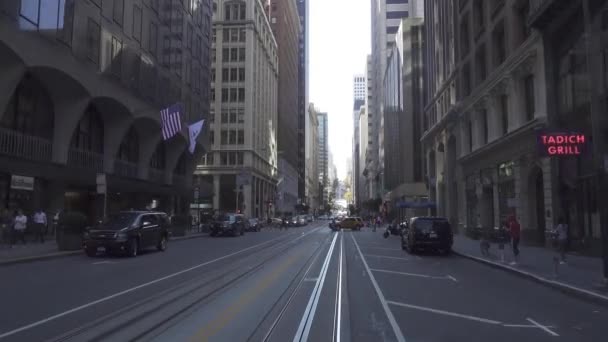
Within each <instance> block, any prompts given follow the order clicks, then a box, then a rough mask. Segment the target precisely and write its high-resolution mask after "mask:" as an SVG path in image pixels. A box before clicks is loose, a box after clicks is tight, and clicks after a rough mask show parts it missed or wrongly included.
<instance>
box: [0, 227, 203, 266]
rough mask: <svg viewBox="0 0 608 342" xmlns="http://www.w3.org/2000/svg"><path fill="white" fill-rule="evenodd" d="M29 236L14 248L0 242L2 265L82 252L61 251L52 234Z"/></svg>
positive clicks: (191, 234) (188, 235) (190, 233)
mask: <svg viewBox="0 0 608 342" xmlns="http://www.w3.org/2000/svg"><path fill="white" fill-rule="evenodd" d="M206 235H208V234H207V233H204V232H203V233H199V232H196V231H186V235H185V236H175V237H171V241H176V240H185V239H193V238H197V237H202V236H206ZM28 238H29V240H28V241H27V244H26V245H24V244H22V243H21V242H18V243H17V244H15V245H13V246H12V248H11V247H10V246H9V245H7V244H4V243H0V266H2V265H9V264H17V263H23V262H30V261H36V260H44V259H54V258H60V257H66V256H70V255H78V254H82V251H81V250H76V251H59V250H58V249H57V243H56V242H55V239H54V237H51V236H47V237H46V238H45V239H46V240H45V242H44V243H40V242H34V241H30V240H31V237H28Z"/></svg>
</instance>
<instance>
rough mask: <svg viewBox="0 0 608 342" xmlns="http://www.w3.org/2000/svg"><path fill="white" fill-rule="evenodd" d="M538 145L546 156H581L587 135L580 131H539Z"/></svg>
mask: <svg viewBox="0 0 608 342" xmlns="http://www.w3.org/2000/svg"><path fill="white" fill-rule="evenodd" d="M537 141H538V147H539V150H540V151H541V154H543V155H544V156H549V157H554V156H579V155H582V154H584V152H585V147H586V144H587V137H586V136H585V135H584V134H579V133H557V132H551V133H546V132H543V133H539V134H538V136H537Z"/></svg>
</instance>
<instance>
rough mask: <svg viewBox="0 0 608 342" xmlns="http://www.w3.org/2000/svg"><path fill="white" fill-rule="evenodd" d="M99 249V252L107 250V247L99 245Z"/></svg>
mask: <svg viewBox="0 0 608 342" xmlns="http://www.w3.org/2000/svg"><path fill="white" fill-rule="evenodd" d="M97 251H98V252H105V251H106V248H105V247H97Z"/></svg>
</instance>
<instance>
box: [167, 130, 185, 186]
mask: <svg viewBox="0 0 608 342" xmlns="http://www.w3.org/2000/svg"><path fill="white" fill-rule="evenodd" d="M186 146H188V141H187V140H186V138H185V137H184V136H183V135H181V134H178V135H176V136H175V137H173V138H171V139H169V140H168V141H167V142H166V148H167V149H166V153H167V155H166V165H165V177H167V180H168V181H170V180H171V179H172V177H173V172H174V171H175V167H176V166H177V162H178V161H179V158H180V157H181V155H182V153H184V152H186Z"/></svg>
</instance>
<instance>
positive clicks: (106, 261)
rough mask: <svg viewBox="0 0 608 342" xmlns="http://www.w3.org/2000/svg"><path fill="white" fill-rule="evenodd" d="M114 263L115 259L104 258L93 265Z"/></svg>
mask: <svg viewBox="0 0 608 342" xmlns="http://www.w3.org/2000/svg"><path fill="white" fill-rule="evenodd" d="M115 263H116V261H110V260H105V261H98V262H94V263H93V265H102V264H115Z"/></svg>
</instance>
